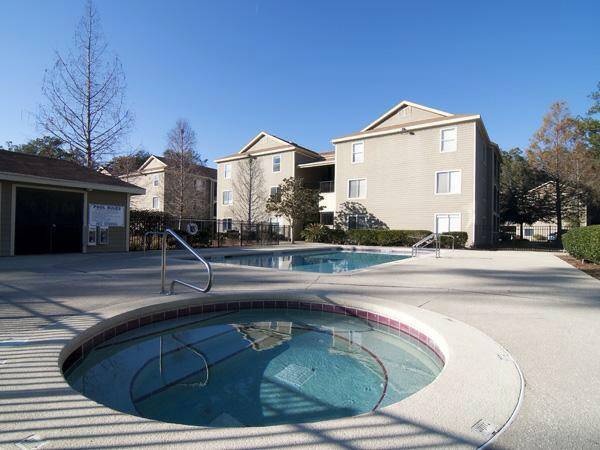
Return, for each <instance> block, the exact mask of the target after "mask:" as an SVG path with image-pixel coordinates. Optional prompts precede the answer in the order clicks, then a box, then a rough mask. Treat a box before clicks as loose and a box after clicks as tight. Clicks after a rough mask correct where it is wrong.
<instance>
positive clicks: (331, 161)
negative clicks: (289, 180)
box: [298, 159, 335, 169]
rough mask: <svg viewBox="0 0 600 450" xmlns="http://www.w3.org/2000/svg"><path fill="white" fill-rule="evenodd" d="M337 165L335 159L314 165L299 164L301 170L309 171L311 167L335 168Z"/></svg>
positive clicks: (313, 163) (314, 163)
mask: <svg viewBox="0 0 600 450" xmlns="http://www.w3.org/2000/svg"><path fill="white" fill-rule="evenodd" d="M333 165H335V161H334V160H333V159H327V160H325V161H317V162H312V163H304V164H298V167H299V168H300V169H308V168H310V167H320V166H333Z"/></svg>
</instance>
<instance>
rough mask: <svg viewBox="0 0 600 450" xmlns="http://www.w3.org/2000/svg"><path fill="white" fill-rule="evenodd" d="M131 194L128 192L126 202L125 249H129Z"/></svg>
mask: <svg viewBox="0 0 600 450" xmlns="http://www.w3.org/2000/svg"><path fill="white" fill-rule="evenodd" d="M130 196H131V195H130V194H127V200H126V201H127V203H125V251H126V252H128V251H129V201H130V200H129V197H130Z"/></svg>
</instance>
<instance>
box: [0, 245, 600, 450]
mask: <svg viewBox="0 0 600 450" xmlns="http://www.w3.org/2000/svg"><path fill="white" fill-rule="evenodd" d="M443 256H444V257H443V258H442V259H439V260H436V259H434V258H428V257H423V258H418V259H414V260H410V262H409V263H406V262H404V261H403V262H401V263H399V264H391V265H385V266H381V267H380V268H376V269H372V270H366V271H359V272H356V273H353V274H351V275H343V276H338V275H319V274H311V273H298V272H294V273H290V272H278V271H266V270H256V269H252V268H240V267H233V266H226V265H216V274H215V285H214V286H215V287H214V291H215V295H217V296H218V295H219V293H221V294H222V293H224V292H232V291H270V292H273V291H275V292H282V291H283V292H285V291H287V290H291V291H304V292H307V293H310V294H311V295H316V296H337V297H339V298H343V297H344V296H347V297H353V298H356V297H361V296H369V297H371V298H375V299H377V300H378V301H380V302H381V305H383V306H389V307H393V306H394V305H397V304H401V305H406V306H407V307H415V308H420V309H423V310H430V311H434V312H437V313H440V314H443V315H445V316H448V317H452V318H454V319H457V320H460V321H462V322H465V323H466V324H469V325H471V326H473V327H475V328H478V329H479V330H481V331H483V332H484V333H485V334H487V335H488V336H490V337H491V338H492V339H494V340H495V341H496V342H498V343H499V344H500V345H502V346H503V347H504V348H506V349H507V350H508V351H509V352H510V353H511V355H512V356H513V357H514V358H515V360H516V361H517V363H518V364H519V366H520V368H521V369H522V371H523V373H524V377H525V380H526V388H525V395H524V401H523V404H522V407H521V409H520V411H519V413H518V415H517V416H516V418H515V420H514V422H513V423H512V425H511V426H510V427H509V428H508V429H507V430H506V431H505V432H504V433H503V434H501V435H500V436H498V439H497V440H496V441H495V442H494V444H493V447H494V448H595V447H598V448H600V408H598V404H599V403H600V377H598V375H597V374H598V373H600V358H598V357H597V355H598V348H600V332H599V331H598V323H600V321H599V319H600V309H599V306H600V282H599V281H598V280H594V279H593V278H591V277H589V276H587V275H585V274H583V273H582V272H580V271H578V270H576V269H574V268H572V267H571V266H569V265H568V264H567V263H565V262H563V261H562V260H560V259H558V258H556V257H555V256H554V255H552V254H547V253H528V252H484V251H455V252H452V253H450V252H443ZM171 268H172V270H173V271H174V273H176V274H177V275H181V276H182V277H185V278H184V279H193V277H194V273H195V271H196V270H197V269H196V266H195V265H194V264H193V263H192V262H188V261H184V260H178V259H176V258H173V259H172V260H171ZM157 289H158V256H157V255H153V254H147V255H144V254H142V253H132V254H120V255H114V254H113V255H94V256H92V255H63V256H41V257H18V258H3V259H0V341H1V342H0V383H1V384H0V447H1V448H5V447H6V448H14V443H15V442H16V441H19V440H20V439H24V438H26V437H28V436H30V435H37V436H39V438H40V439H41V440H42V441H43V440H46V441H47V442H48V444H47V446H46V447H45V448H64V447H67V446H71V447H94V448H123V447H127V446H129V447H132V448H134V447H140V446H154V447H163V448H164V447H166V446H172V445H175V444H179V445H181V446H190V447H193V446H197V440H195V439H197V438H196V437H194V435H193V433H192V434H190V431H189V428H188V429H187V430H184V429H183V427H182V429H181V431H179V432H177V433H175V434H173V433H170V434H169V435H168V436H167V435H164V434H161V433H160V431H161V427H160V426H159V424H157V423H155V422H151V421H145V423H144V424H141V423H140V422H141V421H143V419H139V418H134V417H132V416H126V415H123V414H119V413H115V412H112V413H111V414H106V410H107V409H106V408H102V410H103V411H102V412H98V411H99V410H98V405H96V404H94V403H93V402H91V401H89V400H86V399H84V398H82V397H81V396H79V395H76V393H74V391H72V390H70V389H65V388H64V380H62V379H61V378H60V377H56V376H55V373H56V368H57V355H58V353H59V352H60V350H61V349H62V347H63V346H64V345H65V343H66V342H67V341H68V340H69V339H71V338H72V336H74V335H76V334H77V333H79V332H80V331H81V330H83V329H85V328H87V327H89V326H91V325H93V324H94V323H96V322H97V321H98V320H99V319H101V318H103V317H104V314H105V312H106V311H107V310H129V309H131V308H133V307H136V306H143V305H146V304H147V303H148V302H149V301H159V298H158V297H156V295H155V294H156V291H157ZM180 291H181V292H184V291H183V290H182V289H180ZM186 296H187V297H186ZM188 297H189V298H191V297H192V296H191V295H190V294H181V295H180V296H178V298H181V299H183V298H188ZM196 297H197V296H196ZM424 312H425V311H424ZM32 337H34V340H33V341H31V342H27V341H26V340H27V339H32ZM49 372H51V373H52V376H48V374H49ZM456 389H468V386H456ZM417 395H418V394H417ZM440 400H443V399H440ZM108 411H110V410H108ZM378 420H381V423H379V424H378V425H377V424H373V425H374V426H375V425H377V426H386V424H387V423H388V422H389V420H390V418H389V417H387V418H386V417H385V416H384V417H380V418H379V419H378ZM365 425H366V423H365ZM360 426H361V425H360V424H358V425H357V427H358V428H360ZM390 431H393V429H390ZM304 432H305V433H304V434H303V436H306V432H308V433H309V434H310V435H311V436H312V440H311V441H297V440H296V441H291V440H290V441H287V440H286V441H285V442H286V444H287V443H288V442H289V445H290V446H295V447H302V446H307V447H310V446H312V447H314V446H315V445H317V444H320V445H324V446H328V447H338V448H358V447H371V448H382V447H386V448H398V447H403V446H404V445H403V443H405V442H406V443H407V444H408V443H409V442H411V441H410V437H411V436H418V435H431V437H437V439H433V440H431V441H425V442H429V444H425V445H421V447H423V446H424V447H444V448H445V447H448V446H453V447H454V446H457V445H458V440H456V439H454V438H453V437H452V436H450V437H449V436H444V435H442V433H440V432H439V430H436V428H435V418H432V421H431V423H420V424H419V423H414V424H413V428H412V430H409V431H407V432H406V434H404V435H400V436H398V435H397V434H395V433H393V432H392V433H391V434H390V435H389V439H388V440H387V441H385V442H379V443H378V442H372V441H368V440H364V439H363V440H360V439H358V440H355V441H350V442H348V441H347V440H345V439H343V434H344V431H343V430H328V431H323V430H319V429H318V427H317V428H314V427H307V430H304ZM234 434H235V433H234ZM61 436H63V437H64V439H62V438H61ZM68 436H71V437H72V436H76V437H77V439H76V440H73V439H72V438H69V437H68ZM111 436H115V439H114V443H112V444H111V443H110V442H111ZM231 436H233V435H230V438H228V439H227V440H224V439H223V437H221V439H217V438H215V440H212V441H205V442H203V445H204V446H206V447H208V448H216V447H222V448H232V447H240V446H243V445H244V441H243V439H242V438H241V436H238V437H237V438H236V437H235V436H233V437H231ZM117 437H118V439H117ZM283 438H285V439H287V436H284V437H283ZM403 438H408V439H407V440H402V439H403ZM69 439H71V440H69ZM257 439H258V441H256V443H255V445H254V447H255V448H256V447H260V448H277V447H281V446H282V445H283V442H284V441H281V439H282V436H279V437H277V436H272V435H269V434H266V435H264V436H260V437H257ZM460 444H461V445H462V444H464V441H463V442H460ZM472 444H473V445H472V446H476V445H477V444H476V443H475V442H473V443H472ZM409 446H410V445H409ZM413 447H416V445H415V446H413Z"/></svg>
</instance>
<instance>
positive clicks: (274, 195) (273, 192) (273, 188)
mask: <svg viewBox="0 0 600 450" xmlns="http://www.w3.org/2000/svg"><path fill="white" fill-rule="evenodd" d="M270 196H271V198H277V197H279V186H271V192H270Z"/></svg>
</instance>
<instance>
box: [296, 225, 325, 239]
mask: <svg viewBox="0 0 600 450" xmlns="http://www.w3.org/2000/svg"><path fill="white" fill-rule="evenodd" d="M328 231H329V228H328V227H326V226H325V225H321V224H320V223H311V224H309V225H307V226H306V227H305V228H304V230H302V232H301V233H300V237H301V238H303V239H304V240H305V241H306V242H329V233H328Z"/></svg>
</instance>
